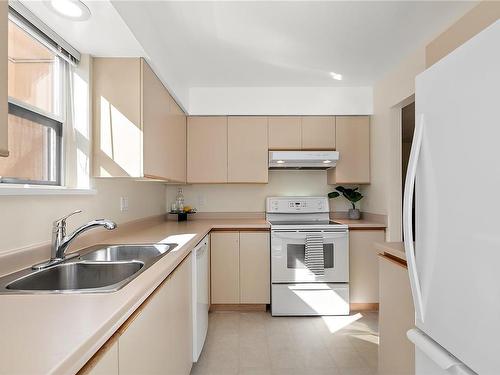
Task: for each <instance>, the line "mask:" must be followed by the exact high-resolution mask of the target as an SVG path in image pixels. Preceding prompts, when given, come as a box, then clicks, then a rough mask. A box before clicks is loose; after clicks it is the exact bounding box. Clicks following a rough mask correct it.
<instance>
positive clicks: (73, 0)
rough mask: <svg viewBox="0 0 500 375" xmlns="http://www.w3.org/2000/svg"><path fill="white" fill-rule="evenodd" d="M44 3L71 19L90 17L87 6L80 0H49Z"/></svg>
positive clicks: (86, 18)
mask: <svg viewBox="0 0 500 375" xmlns="http://www.w3.org/2000/svg"><path fill="white" fill-rule="evenodd" d="M45 4H46V5H47V6H48V7H49V8H50V9H51V10H52V11H54V12H56V13H57V14H58V15H60V16H62V17H64V18H67V19H70V20H72V21H85V20H88V19H89V18H90V10H89V8H88V7H87V6H86V5H85V4H84V3H83V2H81V1H80V0H49V1H45Z"/></svg>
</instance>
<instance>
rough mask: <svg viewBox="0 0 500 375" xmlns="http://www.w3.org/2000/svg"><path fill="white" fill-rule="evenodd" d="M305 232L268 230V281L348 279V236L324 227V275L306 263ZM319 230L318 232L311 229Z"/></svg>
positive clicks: (341, 281) (344, 280) (338, 280)
mask: <svg viewBox="0 0 500 375" xmlns="http://www.w3.org/2000/svg"><path fill="white" fill-rule="evenodd" d="M307 233H308V232H297V231H287V230H274V231H272V233H271V280H272V282H273V283H299V282H330V283H332V282H333V283H347V282H349V237H348V233H347V232H334V231H331V232H329V231H327V230H323V231H321V233H322V234H323V252H324V261H325V274H324V276H317V275H315V274H314V273H312V272H311V271H310V270H309V269H308V268H307V267H306V265H305V243H306V235H307ZM314 233H318V232H314Z"/></svg>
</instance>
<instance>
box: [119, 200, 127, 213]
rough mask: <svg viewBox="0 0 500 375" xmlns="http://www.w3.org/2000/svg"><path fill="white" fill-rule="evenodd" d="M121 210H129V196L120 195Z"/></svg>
mask: <svg viewBox="0 0 500 375" xmlns="http://www.w3.org/2000/svg"><path fill="white" fill-rule="evenodd" d="M120 211H121V212H125V211H128V197H120Z"/></svg>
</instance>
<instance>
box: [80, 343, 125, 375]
mask: <svg viewBox="0 0 500 375" xmlns="http://www.w3.org/2000/svg"><path fill="white" fill-rule="evenodd" d="M105 346H106V347H103V348H101V349H100V350H99V352H98V354H96V355H95V356H94V357H93V358H92V359H91V360H90V361H89V363H87V364H86V365H85V367H84V368H83V369H82V370H80V371H79V372H78V375H118V374H119V371H118V341H114V342H113V343H112V344H109V346H108V344H107V343H106V344H105ZM100 353H104V354H102V355H100Z"/></svg>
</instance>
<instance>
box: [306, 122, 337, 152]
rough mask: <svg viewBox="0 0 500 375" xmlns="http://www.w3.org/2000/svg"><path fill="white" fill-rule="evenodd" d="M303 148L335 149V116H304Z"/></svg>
mask: <svg viewBox="0 0 500 375" xmlns="http://www.w3.org/2000/svg"><path fill="white" fill-rule="evenodd" d="M302 149H303V150H334V149H335V117H333V116H304V117H302Z"/></svg>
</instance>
